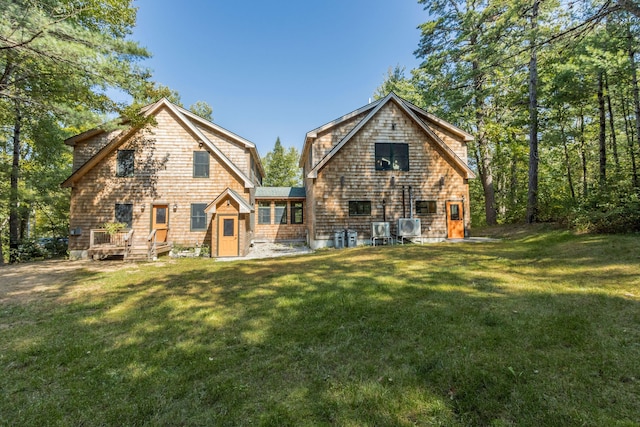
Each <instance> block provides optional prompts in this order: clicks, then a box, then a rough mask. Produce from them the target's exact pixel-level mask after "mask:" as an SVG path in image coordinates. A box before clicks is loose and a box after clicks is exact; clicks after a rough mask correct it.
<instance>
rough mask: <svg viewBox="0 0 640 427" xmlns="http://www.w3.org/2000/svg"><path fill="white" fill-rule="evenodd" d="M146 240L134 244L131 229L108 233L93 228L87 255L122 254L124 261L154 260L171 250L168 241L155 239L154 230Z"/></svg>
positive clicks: (97, 256) (98, 256) (104, 256)
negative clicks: (143, 242)
mask: <svg viewBox="0 0 640 427" xmlns="http://www.w3.org/2000/svg"><path fill="white" fill-rule="evenodd" d="M146 240H147V242H146V244H134V240H133V230H126V231H119V232H117V233H113V234H109V233H108V232H107V230H104V229H93V230H91V240H90V244H89V252H88V255H89V258H93V259H104V258H107V257H109V256H122V259H123V260H125V261H142V260H155V259H157V258H158V256H160V255H162V254H164V253H167V252H169V251H170V250H171V244H170V243H169V242H159V241H158V240H157V239H156V230H153V231H152V232H151V233H150V234H149V236H148V237H147V239H146Z"/></svg>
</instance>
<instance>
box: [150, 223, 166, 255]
mask: <svg viewBox="0 0 640 427" xmlns="http://www.w3.org/2000/svg"><path fill="white" fill-rule="evenodd" d="M163 230H164V231H166V232H167V233H168V232H169V229H163ZM166 240H167V238H166V235H165V238H164V239H163V240H162V241H158V229H156V228H154V229H153V230H151V233H149V235H148V236H147V247H148V250H147V257H148V258H149V259H156V258H157V257H158V249H159V248H161V249H162V251H161V253H163V252H166V251H167V250H168V247H169V244H168V243H167V241H166Z"/></svg>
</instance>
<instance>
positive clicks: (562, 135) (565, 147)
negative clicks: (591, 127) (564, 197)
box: [560, 119, 576, 201]
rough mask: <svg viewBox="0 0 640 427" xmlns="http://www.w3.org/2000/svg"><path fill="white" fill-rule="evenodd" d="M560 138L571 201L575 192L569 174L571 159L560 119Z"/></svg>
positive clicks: (574, 197)
mask: <svg viewBox="0 0 640 427" xmlns="http://www.w3.org/2000/svg"><path fill="white" fill-rule="evenodd" d="M560 136H561V138H562V145H563V147H564V161H565V164H566V167H567V181H569V189H570V190H571V199H572V200H574V201H575V200H576V192H575V190H574V188H573V176H572V174H571V161H570V160H571V159H570V157H569V148H568V147H567V134H566V133H565V131H564V120H563V119H560Z"/></svg>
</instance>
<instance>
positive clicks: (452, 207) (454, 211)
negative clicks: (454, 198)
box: [447, 202, 464, 239]
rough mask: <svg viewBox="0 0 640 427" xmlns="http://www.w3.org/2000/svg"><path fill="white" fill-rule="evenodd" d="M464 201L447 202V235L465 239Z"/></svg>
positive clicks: (452, 237)
mask: <svg viewBox="0 0 640 427" xmlns="http://www.w3.org/2000/svg"><path fill="white" fill-rule="evenodd" d="M462 206H463V205H462V202H447V237H448V238H449V239H464V212H463V210H462Z"/></svg>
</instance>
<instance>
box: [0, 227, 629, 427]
mask: <svg viewBox="0 0 640 427" xmlns="http://www.w3.org/2000/svg"><path fill="white" fill-rule="evenodd" d="M163 261H164V262H160V263H155V264H153V263H151V264H141V265H140V266H139V267H138V268H129V269H124V270H121V271H118V272H111V273H91V272H89V271H78V272H77V273H74V277H66V278H65V280H64V283H63V284H61V285H60V286H59V287H57V288H56V290H55V291H53V292H50V293H46V294H43V295H42V296H40V297H36V298H35V299H31V300H29V301H26V302H18V301H13V302H8V303H3V304H2V305H0V391H1V395H0V425H21V426H26V425H64V426H68V425H83V426H92V425H129V426H131V425H149V426H157V425H166V426H176V425H225V426H226V425H243V426H244V425H264V426H286V425H291V426H301V425H303V426H304V425H308V426H317V425H337V426H412V425H447V426H449V425H453V426H457V425H460V426H466V425H482V426H486V425H493V426H510V425H518V426H542V425H545V426H611V425H622V426H627V425H629V426H631V425H640V236H639V235H627V236H591V235H582V236H575V235H573V234H571V233H569V232H563V231H545V230H543V231H541V232H539V233H537V234H527V233H524V234H522V235H514V236H512V237H511V238H509V239H505V240H503V241H500V242H491V243H463V244H434V245H423V246H421V245H405V246H393V247H377V248H372V247H361V248H355V249H345V250H340V251H335V250H326V251H321V252H319V253H316V254H314V255H306V256H298V257H291V258H275V259H270V260H252V261H236V262H215V261H213V260H208V259H206V260H205V259H181V260H178V261H173V260H168V259H165V260H163ZM5 268H11V267H5ZM61 283H62V282H61ZM0 286H2V285H1V284H0Z"/></svg>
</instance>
